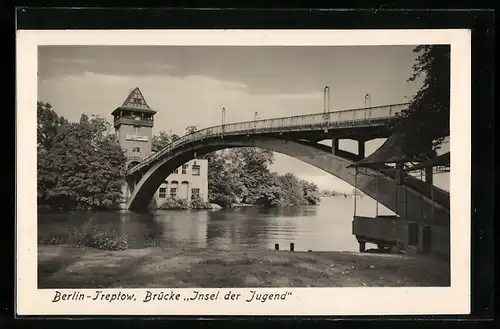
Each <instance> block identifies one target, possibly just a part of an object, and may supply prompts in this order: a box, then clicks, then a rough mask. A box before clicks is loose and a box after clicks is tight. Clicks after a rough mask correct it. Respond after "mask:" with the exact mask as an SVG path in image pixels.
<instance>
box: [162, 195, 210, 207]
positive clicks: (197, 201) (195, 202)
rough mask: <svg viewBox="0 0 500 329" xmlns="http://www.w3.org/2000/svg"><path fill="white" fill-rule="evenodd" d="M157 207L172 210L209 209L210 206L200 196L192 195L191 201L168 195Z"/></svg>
mask: <svg viewBox="0 0 500 329" xmlns="http://www.w3.org/2000/svg"><path fill="white" fill-rule="evenodd" d="M157 209H163V210H174V209H211V206H210V205H209V204H208V203H206V202H203V200H201V198H199V197H194V198H193V199H191V202H188V201H187V200H186V199H179V198H172V197H168V198H166V199H165V201H163V203H162V204H161V205H160V206H158V207H157Z"/></svg>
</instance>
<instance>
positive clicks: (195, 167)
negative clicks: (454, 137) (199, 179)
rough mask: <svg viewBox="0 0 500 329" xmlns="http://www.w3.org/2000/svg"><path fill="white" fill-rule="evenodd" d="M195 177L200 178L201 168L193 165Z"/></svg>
mask: <svg viewBox="0 0 500 329" xmlns="http://www.w3.org/2000/svg"><path fill="white" fill-rule="evenodd" d="M193 176H200V166H199V165H193Z"/></svg>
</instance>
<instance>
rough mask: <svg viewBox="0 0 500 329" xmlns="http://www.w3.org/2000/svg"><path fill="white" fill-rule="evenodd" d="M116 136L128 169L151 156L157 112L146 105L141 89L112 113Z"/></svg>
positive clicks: (132, 93)
mask: <svg viewBox="0 0 500 329" xmlns="http://www.w3.org/2000/svg"><path fill="white" fill-rule="evenodd" d="M111 114H112V115H113V117H114V127H115V136H116V140H117V142H118V144H119V145H120V146H121V148H122V149H123V150H125V156H126V157H127V167H130V166H132V165H135V164H137V163H139V162H140V161H142V160H143V159H144V158H146V157H147V156H149V155H150V154H151V148H152V137H153V123H154V115H155V114H156V111H154V110H152V109H151V108H150V107H149V105H148V104H147V103H146V100H145V99H144V96H143V95H142V93H141V91H140V90H139V87H136V88H135V89H134V90H132V91H131V92H130V94H129V95H128V97H127V98H126V99H125V102H123V105H122V106H120V107H118V108H116V109H115V110H114V111H113V112H112V113H111Z"/></svg>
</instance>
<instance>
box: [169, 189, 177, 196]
mask: <svg viewBox="0 0 500 329" xmlns="http://www.w3.org/2000/svg"><path fill="white" fill-rule="evenodd" d="M176 196H177V188H175V187H172V188H171V189H170V197H171V198H175V197H176Z"/></svg>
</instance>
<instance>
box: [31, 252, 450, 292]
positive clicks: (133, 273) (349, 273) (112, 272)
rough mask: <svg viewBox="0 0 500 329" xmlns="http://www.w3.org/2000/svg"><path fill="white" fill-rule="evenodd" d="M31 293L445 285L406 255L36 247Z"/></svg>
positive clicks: (444, 274)
mask: <svg viewBox="0 0 500 329" xmlns="http://www.w3.org/2000/svg"><path fill="white" fill-rule="evenodd" d="M38 265H39V266H38V287H39V288H148V287H149V288H155V287H156V288H159V287H181V288H191V287H219V288H222V287H359V286H447V285H449V282H450V281H449V280H450V279H449V278H450V275H449V269H450V267H449V264H448V263H446V262H442V261H439V260H435V259H429V258H424V257H421V256H409V255H382V254H366V253H364V254H358V253H350V252H290V251H274V250H241V251H224V250H215V249H189V250H188V249H166V250H162V249H159V248H149V249H129V250H125V251H102V250H98V249H94V248H77V247H68V246H39V247H38Z"/></svg>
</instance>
